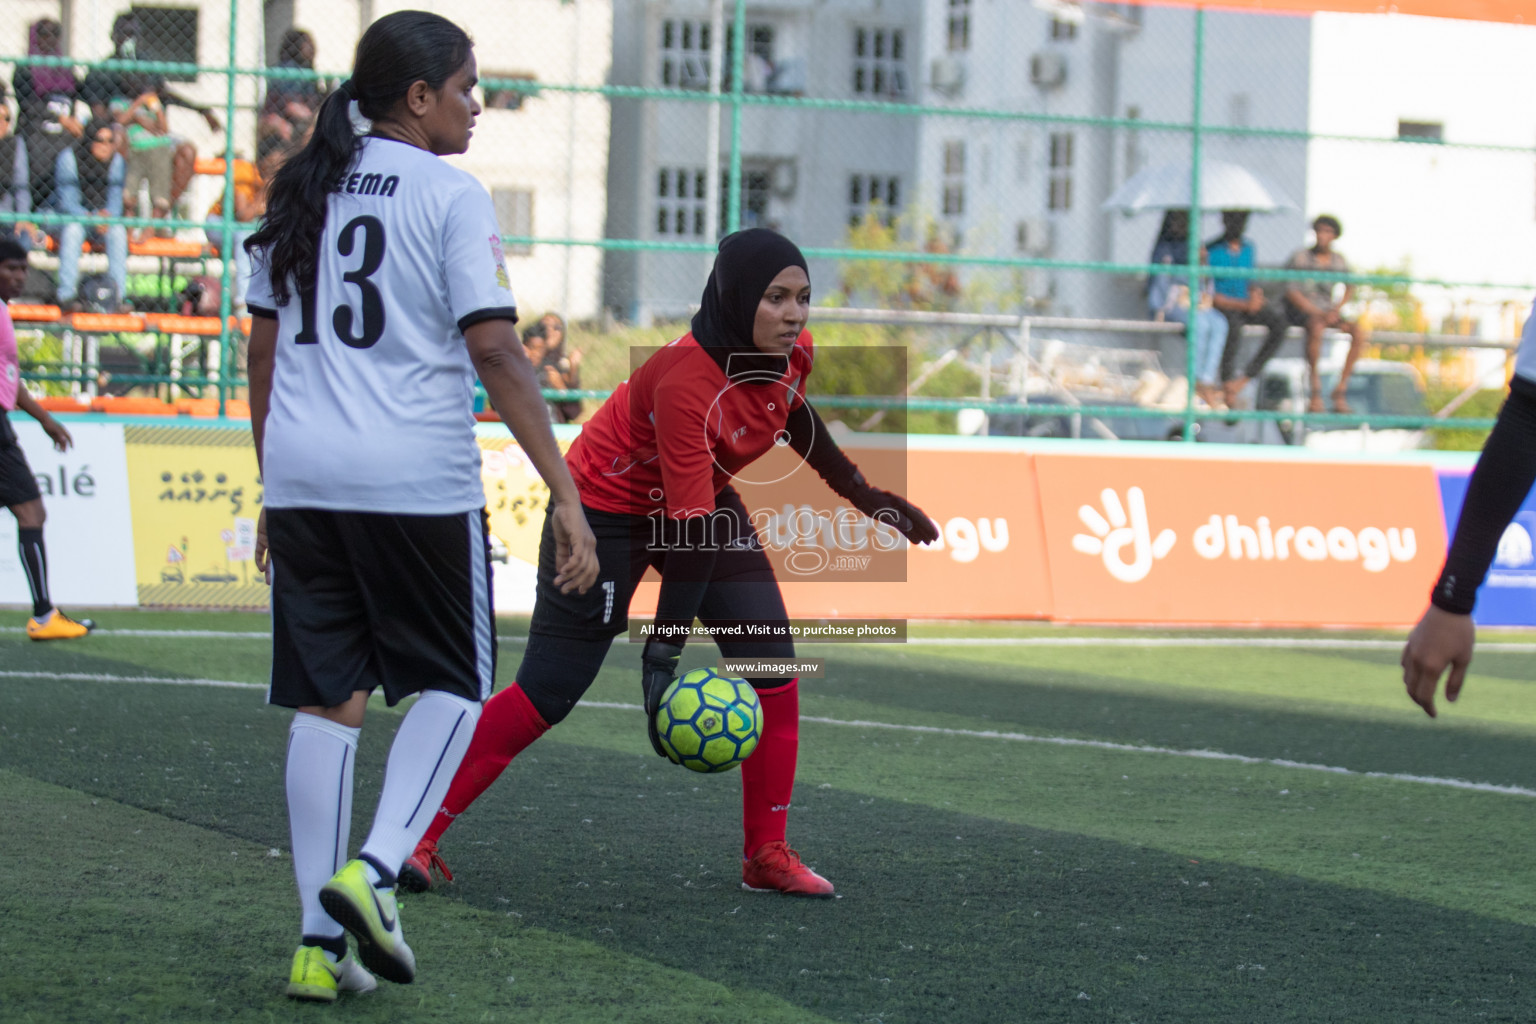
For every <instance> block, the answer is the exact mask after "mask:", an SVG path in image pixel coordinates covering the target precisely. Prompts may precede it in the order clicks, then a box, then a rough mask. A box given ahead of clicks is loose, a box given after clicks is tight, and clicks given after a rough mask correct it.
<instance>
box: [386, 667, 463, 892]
mask: <svg viewBox="0 0 1536 1024" xmlns="http://www.w3.org/2000/svg"><path fill="white" fill-rule="evenodd" d="M479 720H480V704H479V702H477V701H472V700H465V699H464V698H463V697H456V696H454V695H453V694H451V693H445V692H444V691H442V690H425V691H423V692H422V694H421V696H420V697H418V698H416V704H415V706H414V707H412V708H411V710H410V711H408V712H406V715H405V721H403V722H401V723H400V729H399V731H398V732H396V733H395V742H394V743H393V744H392V745H391V746H390V748H389V762H388V764H387V765H385V768H384V791H383V792H382V793H380V794H379V809H378V811H377V812H376V813H375V814H374V817H373V827H372V828H371V829H370V830H369V832H368V841H367V842H365V843H363V850H362V853H361V854H359V856H365V857H369V858H372V859H373V860H375V861H377V862H378V863H379V864H383V865H386V866H388V868H389V870H390V871H398V870H399V869H400V865H401V864H404V863H405V858H407V857H409V856H410V855H411V853H412V852H413V851H414V850H415V849H416V843H417V842H418V841H419V840H420V839H421V837H422V834H423V833H425V832H426V831H427V826H428V825H430V824H431V823H432V817H433V815H435V814H437V809H438V807H439V806H441V805H442V802H443V797H444V796H446V795H447V793H448V784H449V783H450V782H452V781H453V776H454V773H455V772H457V771H458V770H459V762H460V761H462V760H463V759H464V751H466V750H468V749H469V739H470V737H471V736H473V735H474V732H475V723H476V722H478V721H479Z"/></svg>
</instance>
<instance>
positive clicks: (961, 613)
mask: <svg viewBox="0 0 1536 1024" xmlns="http://www.w3.org/2000/svg"><path fill="white" fill-rule="evenodd" d="M892 440H893V441H897V442H899V441H900V440H901V439H900V438H893V439H892ZM848 455H849V456H850V457H851V458H852V459H853V460H854V461H855V462H856V463H858V465H859V468H860V470H861V471H862V472H863V473H864V475H865V477H866V478H867V479H868V480H869V481H870V482H871V483H872V484H874V485H875V486H877V487H881V488H884V489H888V490H892V491H895V492H897V493H899V494H905V495H907V496H908V497H909V498H910V499H911V500H912V501H913V502H914V503H916V504H917V505H918V506H919V507H921V508H922V509H923V510H924V511H925V512H927V513H928V515H929V516H931V517H932V518H933V519H934V521H935V522H936V523H937V524H938V525H939V529H940V530H941V532H942V537H941V538H940V541H939V543H938V544H936V545H933V546H931V547H914V546H910V545H907V544H906V543H904V542H902V541H900V540H898V539H897V538H896V537H895V535H894V534H887V533H883V532H882V531H879V530H875V529H871V527H870V525H869V520H868V519H866V518H865V517H864V516H862V515H860V514H859V513H857V512H855V511H853V510H852V509H851V508H849V506H848V503H847V502H846V501H844V500H843V499H841V498H839V497H838V496H837V495H835V494H833V493H832V491H831V490H830V489H828V487H827V486H826V484H825V483H823V482H822V481H821V478H820V477H818V476H817V475H816V474H815V473H814V472H813V471H811V470H809V469H808V468H806V467H804V466H798V465H797V463H796V461H795V457H794V456H793V454H792V453H791V452H789V451H788V450H787V449H780V450H778V451H774V452H771V453H769V454H768V455H766V456H764V457H763V458H762V459H760V460H759V461H757V462H755V463H753V464H752V465H751V466H749V467H747V469H746V470H745V471H744V472H743V474H742V476H741V477H738V479H737V480H736V481H735V484H734V486H735V487H736V489H737V491H738V492H739V493H740V494H741V496H742V501H743V502H744V503H745V504H746V507H747V510H748V512H749V513H750V514H751V515H752V519H753V522H754V524H755V525H756V526H757V527H758V535H759V537H760V538H761V539H762V541H763V543H764V545H765V546H766V548H767V551H768V555H769V558H770V560H771V561H772V562H773V564H774V569H775V572H776V573H777V575H778V578H779V580H780V582H781V583H782V584H783V590H784V600H785V604H786V605H787V606H788V609H789V614H790V616H791V617H793V618H806V619H810V618H1046V617H1049V615H1050V614H1051V589H1050V576H1049V574H1048V572H1047V571H1046V559H1045V539H1044V534H1043V532H1042V530H1041V524H1040V501H1039V495H1038V493H1037V491H1036V486H1035V474H1034V470H1033V459H1034V457H1033V456H1032V455H1030V454H1028V453H1026V452H1005V451H936V450H927V449H917V450H912V451H908V450H906V449H905V447H904V446H901V445H899V444H896V445H892V446H890V447H875V446H869V447H857V448H853V447H850V448H849V449H848ZM656 593H657V585H656V584H655V583H654V582H652V583H646V584H643V585H642V586H641V588H640V591H639V592H638V593H637V594H636V595H635V600H634V602H633V603H632V605H631V606H630V614H631V615H632V616H634V617H645V616H648V615H650V614H652V613H653V612H654V611H655V607H656Z"/></svg>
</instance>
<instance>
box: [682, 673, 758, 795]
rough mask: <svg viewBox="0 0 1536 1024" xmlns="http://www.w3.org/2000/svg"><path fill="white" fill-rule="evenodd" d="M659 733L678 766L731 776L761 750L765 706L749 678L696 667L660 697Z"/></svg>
mask: <svg viewBox="0 0 1536 1024" xmlns="http://www.w3.org/2000/svg"><path fill="white" fill-rule="evenodd" d="M656 733H657V735H658V736H660V737H661V746H662V749H663V750H665V751H666V753H667V757H669V758H671V759H672V761H673V763H674V764H680V765H682V766H683V767H684V768H688V769H691V770H692V771H696V772H724V771H730V770H731V769H732V768H735V767H736V766H737V765H739V764H741V762H743V761H745V760H746V759H747V758H748V757H749V756H750V755H751V753H752V751H754V750H756V749H757V741H758V739H759V738H760V737H761V736H762V734H763V705H762V703H761V702H760V701H759V700H758V699H757V691H755V690H753V689H752V686H751V684H750V683H748V682H747V681H746V680H745V679H733V678H731V677H730V676H722V675H717V674H716V673H715V671H714V670H713V669H708V668H696V669H694V670H693V671H692V672H689V673H688V674H687V675H685V676H683V677H682V678H681V679H675V680H673V681H672V685H670V686H668V687H667V689H666V692H665V693H663V694H662V695H661V706H660V707H659V708H657V709H656Z"/></svg>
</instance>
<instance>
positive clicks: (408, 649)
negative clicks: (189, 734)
mask: <svg viewBox="0 0 1536 1024" xmlns="http://www.w3.org/2000/svg"><path fill="white" fill-rule="evenodd" d="M471 46H472V44H471V42H470V40H469V37H468V36H467V35H465V33H464V31H463V30H462V29H460V28H459V27H458V26H456V25H454V24H453V23H452V22H450V21H447V20H446V19H443V18H441V17H438V16H437V15H433V14H427V13H424V12H421V11H400V12H397V13H394V14H390V15H388V16H386V17H384V18H381V19H379V20H378V21H376V22H374V23H373V24H372V25H371V26H370V27H369V28H368V30H367V32H365V33H364V34H363V37H362V39H361V41H359V43H358V44H357V54H356V57H355V60H354V62H353V69H352V78H351V79H350V80H349V81H347V82H345V83H343V84H342V86H341V87H340V88H339V89H338V90H337V91H336V92H335V93H333V94H332V95H331V96H330V97H329V98H328V99H327V100H326V102H325V104H324V105H323V106H322V107H321V109H320V113H319V117H318V120H317V123H316V126H315V132H314V136H313V138H312V140H311V141H310V142H309V144H308V145H307V146H305V148H304V149H303V150H302V151H301V152H300V153H298V154H297V155H295V156H294V157H293V158H292V159H290V160H289V161H288V163H287V164H286V165H285V166H284V167H283V169H282V170H281V171H280V172H278V174H277V176H276V177H275V179H274V180H273V182H272V186H271V192H270V196H269V201H268V207H267V219H266V221H265V223H264V224H263V226H262V228H261V229H260V230H259V231H257V232H256V234H255V235H254V236H253V237H252V238H251V239H250V241H249V243H248V247H249V249H250V251H251V253H252V255H253V261H254V262H253V265H254V267H255V268H256V273H255V275H254V278H253V281H252V284H251V289H250V293H249V298H248V305H249V307H250V311H251V313H252V315H253V317H254V322H253V328H252V337H251V348H250V378H251V414H252V415H251V427H252V432H253V433H254V435H255V440H256V453H257V458H258V460H259V461H260V465H261V472H262V479H263V482H264V484H265V499H264V510H263V513H262V515H263V520H264V525H265V532H264V534H263V537H262V538H260V539H259V541H258V546H259V548H263V550H259V551H258V560H259V563H260V562H261V560H262V559H264V557H265V550H264V549H265V545H267V544H269V545H270V554H271V566H272V577H271V578H272V647H273V651H272V685H271V691H270V694H269V700H270V701H271V702H272V703H274V704H278V705H282V706H285V707H291V708H295V709H297V712H298V713H297V714H295V715H294V717H293V725H292V728H291V730H290V733H289V742H288V760H287V796H288V817H289V822H290V827H291V830H292V841H293V864H294V873H295V876H296V878H297V881H298V888H299V900H300V904H301V907H302V911H303V924H302V929H301V936H302V938H301V944H300V946H299V949H298V951H297V952H296V953H295V954H294V958H293V964H292V970H291V974H290V977H289V984H288V994H289V995H291V996H293V997H295V998H299V999H314V1000H324V1001H329V1000H333V999H335V998H336V994H337V992H338V990H340V991H346V990H367V989H369V988H372V987H374V984H375V982H374V980H373V978H372V977H371V976H370V975H369V974H368V971H367V970H364V969H363V968H364V967H366V968H368V970H372V971H374V972H376V973H378V974H380V975H382V976H384V977H385V978H387V979H388V980H390V981H395V982H401V983H404V982H409V981H411V980H412V979H413V977H414V976H415V969H416V965H415V957H414V956H413V955H412V953H411V949H410V947H409V946H407V945H406V943H405V940H404V937H403V936H402V934H401V931H400V922H399V917H398V914H397V913H396V907H395V900H394V885H395V869H396V868H398V867H399V865H400V864H401V863H402V862H403V861H404V860H405V858H406V857H407V856H408V855H409V854H410V853H411V851H412V849H413V848H414V847H415V845H416V841H417V840H418V839H419V838H420V837H421V835H422V832H423V831H424V830H425V829H426V827H427V823H428V822H429V821H430V820H431V817H432V815H433V813H434V812H435V811H436V810H437V807H438V804H439V803H440V802H441V801H442V798H443V794H444V792H445V791H446V790H447V788H448V783H449V781H450V780H451V779H452V778H453V773H454V770H455V769H456V768H457V766H458V763H459V761H460V759H461V758H462V757H463V754H464V750H465V747H466V746H467V745H468V743H469V738H470V735H471V734H472V733H473V732H474V727H475V722H476V721H477V720H478V718H479V715H480V707H481V702H482V701H484V700H485V699H486V698H487V697H488V696H490V693H491V685H492V677H493V674H494V671H495V660H496V646H495V624H494V620H493V618H492V610H491V594H490V569H489V549H488V545H487V539H486V532H485V510H484V505H485V494H484V491H483V489H482V486H481V483H480V450H479V447H478V445H477V444H476V442H475V437H474V418H473V414H472V402H471V397H472V394H473V389H474V382H475V377H476V375H477V374H478V376H479V378H480V380H481V381H482V382H483V383H484V385H485V389H486V391H487V393H488V394H489V395H490V398H491V401H492V403H494V405H495V406H496V408H497V410H498V411H500V413H501V415H502V418H503V419H504V420H505V421H506V422H507V423H508V424H509V425H510V426H511V428H512V432H513V434H514V435H515V436H516V437H517V440H518V442H519V443H520V444H521V445H522V447H523V450H524V451H525V452H527V454H528V456H529V458H530V459H532V460H533V463H534V466H535V467H536V468H537V469H538V471H539V473H540V474H541V475H542V476H543V478H544V480H545V481H546V482H547V483H548V484H549V487H550V491H551V502H552V504H551V516H552V520H553V523H554V525H555V529H556V531H557V534H558V536H559V538H560V551H559V556H558V564H559V575H560V581H559V582H560V585H561V586H562V587H563V588H565V590H567V591H570V590H578V591H585V590H586V589H587V588H588V587H590V586H591V584H592V581H593V580H594V579H595V577H596V573H597V561H596V557H595V553H594V551H595V542H594V541H593V538H592V533H591V531H590V529H589V528H588V527H587V525H586V521H585V519H584V518H583V516H582V511H581V504H580V498H579V497H578V495H577V492H576V486H575V484H574V483H573V482H572V480H571V476H570V473H569V472H568V471H567V469H566V467H565V462H564V460H563V459H562V458H561V455H560V450H559V448H558V447H557V446H556V444H555V440H554V437H553V435H552V434H551V432H550V429H549V423H548V418H547V414H546V412H545V409H544V402H543V400H542V399H541V398H540V395H539V386H538V382H537V380H536V378H535V376H534V372H533V369H532V367H531V366H529V364H528V361H527V358H526V357H525V356H524V355H523V349H522V345H521V343H520V342H519V340H518V337H517V332H516V329H515V327H514V324H515V323H516V321H517V314H516V309H515V303H514V301H513V298H512V293H511V291H510V289H509V287H508V282H507V272H506V267H505V265H504V262H503V259H502V250H501V240H500V230H499V228H498V227H497V224H496V217H495V214H494V211H493V209H492V206H491V200H490V196H489V195H488V194H487V193H486V191H485V189H484V188H483V187H482V186H481V185H480V184H479V183H478V182H477V181H475V179H474V178H472V177H470V176H469V175H468V174H466V173H464V172H463V171H460V170H456V169H455V168H452V167H450V166H449V165H448V164H446V163H444V162H443V161H442V160H441V159H439V157H440V156H442V155H444V154H448V153H462V152H464V151H465V149H467V148H468V146H469V138H470V129H471V128H472V127H473V126H474V122H475V115H476V114H478V113H479V112H480V105H479V104H478V103H477V102H476V101H475V99H474V96H473V93H472V91H471V90H472V89H473V87H474V85H475V82H476V70H475V58H474V54H473V51H472V49H471ZM354 101H355V102H356V103H357V108H358V112H359V113H360V114H361V115H362V117H363V118H366V119H367V120H368V121H369V122H371V130H370V132H369V133H368V134H367V135H366V136H358V135H357V134H356V133H355V132H354V129H353V123H352V120H351V113H350V105H351V103H352V102H354ZM379 687H382V688H383V690H384V696H385V699H386V700H387V701H388V702H389V703H390V704H391V705H393V704H395V703H396V702H398V701H400V700H401V699H402V698H404V697H407V696H411V695H412V694H418V693H419V694H420V696H419V697H418V699H417V700H416V701H415V702H414V703H413V704H412V705H411V708H410V711H409V712H408V713H407V714H406V715H405V718H404V720H403V721H402V722H401V723H400V727H399V731H398V732H397V733H396V735H395V740H394V744H393V745H392V746H391V748H390V753H389V761H388V765H387V768H386V772H385V778H384V790H383V792H382V794H380V797H379V805H378V810H377V812H376V814H375V816H374V821H373V826H372V829H371V830H370V832H369V834H368V838H367V840H366V841H365V842H364V843H363V846H362V850H361V852H360V854H359V855H358V859H355V860H351V861H348V860H347V850H348V823H349V822H350V820H351V812H352V809H351V803H352V770H353V769H352V766H353V760H354V755H355V751H356V747H357V738H358V733H359V730H360V728H361V725H362V721H363V711H364V708H365V706H366V704H367V700H368V695H369V694H370V693H371V692H372V691H373V690H374V689H376V688H379ZM343 929H345V931H344V930H343ZM347 931H350V932H351V933H352V935H353V937H354V938H355V940H356V942H357V947H358V958H359V959H361V961H362V964H363V966H362V967H360V966H358V965H357V963H356V962H355V961H353V960H352V959H351V958H350V957H348V955H347V940H346V932H347Z"/></svg>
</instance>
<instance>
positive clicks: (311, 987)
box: [288, 946, 379, 1003]
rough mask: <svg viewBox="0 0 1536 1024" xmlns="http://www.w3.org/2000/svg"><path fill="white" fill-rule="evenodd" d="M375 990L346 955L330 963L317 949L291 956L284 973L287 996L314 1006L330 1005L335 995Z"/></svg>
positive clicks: (304, 948) (370, 979)
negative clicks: (286, 974)
mask: <svg viewBox="0 0 1536 1024" xmlns="http://www.w3.org/2000/svg"><path fill="white" fill-rule="evenodd" d="M378 987H379V983H378V982H377V981H375V980H374V979H373V975H371V974H369V973H368V972H367V971H365V970H363V966H362V964H360V963H358V962H357V961H356V960H354V959H352V954H350V953H348V954H347V955H346V956H345V957H344V958H342V959H341V960H339V961H336V962H334V963H333V962H332V961H331V958H330V957H328V956H326V955H325V950H323V949H321V948H320V947H319V946H300V947H299V948H298V950H297V951H296V952H295V953H294V954H293V969H292V970H291V971H289V973H288V995H289V997H290V998H292V999H308V1000H311V1001H313V1002H317V1003H333V1002H335V1001H336V993H338V992H372V991H373V990H374V989H376V988H378Z"/></svg>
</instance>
